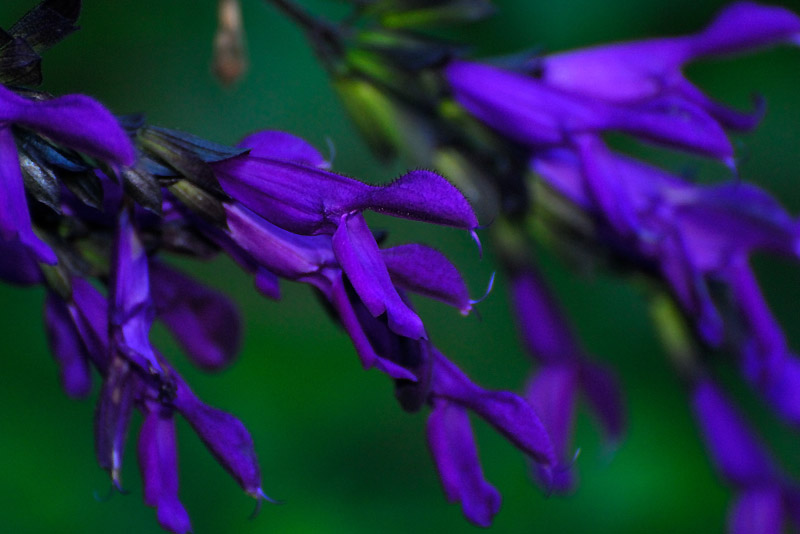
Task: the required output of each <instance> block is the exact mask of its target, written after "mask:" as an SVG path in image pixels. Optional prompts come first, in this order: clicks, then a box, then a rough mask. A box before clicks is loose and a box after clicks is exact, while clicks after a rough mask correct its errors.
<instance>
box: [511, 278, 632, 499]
mask: <svg viewBox="0 0 800 534" xmlns="http://www.w3.org/2000/svg"><path fill="white" fill-rule="evenodd" d="M511 296H512V302H513V304H514V311H515V315H516V317H517V322H518V323H519V330H520V335H521V336H522V339H523V341H524V344H525V346H526V348H527V349H528V352H529V353H530V354H531V355H532V356H533V357H534V358H535V359H536V360H537V361H538V362H539V363H540V367H539V369H538V370H537V371H536V372H535V374H534V376H533V378H532V379H531V381H530V382H529V384H528V387H527V389H526V394H525V397H526V399H527V400H528V401H529V402H530V403H531V404H532V406H533V407H534V408H535V409H536V412H537V413H538V414H539V416H540V417H541V418H542V422H543V423H544V425H545V428H546V429H547V431H548V432H549V433H550V437H551V439H552V440H553V445H554V448H555V451H556V455H557V458H558V461H557V463H556V464H555V465H554V466H552V467H550V468H548V469H543V468H542V466H541V465H540V464H536V465H535V469H534V474H535V475H536V477H537V480H538V481H539V483H540V484H541V485H542V486H544V487H545V488H547V489H548V490H554V491H558V492H568V491H570V490H571V489H573V487H574V484H575V481H574V476H573V470H572V463H573V460H574V451H573V450H572V432H573V427H574V418H575V409H576V405H577V400H578V393H579V392H580V393H582V394H583V396H584V397H585V399H586V401H587V402H588V404H589V406H590V407H591V408H592V410H593V412H594V414H595V416H596V418H597V419H598V421H599V423H600V425H601V426H602V428H603V430H604V433H605V434H606V439H607V440H609V442H610V444H612V445H613V444H614V443H616V442H618V441H619V440H620V439H621V436H622V432H623V431H624V426H625V413H624V410H623V406H622V399H621V397H622V395H621V393H620V389H619V386H618V384H617V381H616V379H615V377H614V376H613V374H612V373H610V372H609V371H608V370H607V369H605V368H604V367H603V366H601V365H599V364H595V363H592V362H590V361H589V360H588V359H587V357H586V355H585V353H584V351H583V350H582V349H581V347H580V346H579V344H578V342H577V340H576V339H575V337H574V336H573V334H572V332H570V328H569V325H568V324H567V322H566V319H565V318H564V317H563V315H562V313H561V311H560V309H559V306H558V304H557V303H556V302H555V300H554V299H553V297H552V296H551V295H550V292H549V291H548V290H547V287H546V286H545V284H544V281H543V280H542V279H541V275H540V274H539V273H538V272H537V270H536V269H535V268H534V267H533V265H527V266H525V267H524V268H519V269H518V270H517V271H516V272H514V273H512V280H511Z"/></svg>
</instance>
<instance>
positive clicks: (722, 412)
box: [692, 378, 800, 534]
mask: <svg viewBox="0 0 800 534" xmlns="http://www.w3.org/2000/svg"><path fill="white" fill-rule="evenodd" d="M692 404H693V407H694V412H695V417H696V418H697V422H698V424H699V425H700V430H701V432H702V435H703V438H704V440H705V443H706V448H707V449H708V450H709V453H710V454H711V459H712V460H713V462H714V464H715V466H716V467H717V469H718V471H719V472H720V474H721V475H722V477H723V478H725V480H726V481H727V482H728V483H730V484H731V485H733V486H734V488H735V489H736V491H737V497H736V499H735V500H734V504H733V506H732V507H731V512H730V516H729V519H730V521H729V525H728V531H729V532H730V533H731V534H779V533H780V532H783V530H782V527H783V524H784V523H785V522H786V521H788V520H791V521H792V522H794V523H795V527H800V523H798V522H797V521H798V513H797V508H796V506H797V504H798V500H797V499H798V489H797V487H796V485H795V484H794V483H792V482H790V481H788V480H787V479H786V477H785V476H784V475H783V473H781V471H780V470H779V469H778V468H777V467H776V466H775V464H774V463H773V461H772V459H771V458H770V456H769V455H768V454H767V452H766V451H765V450H764V448H763V446H762V445H761V443H759V441H758V440H757V439H756V437H755V436H754V435H753V433H752V431H751V430H750V429H749V428H748V427H747V425H746V424H745V422H744V421H743V420H742V419H741V417H740V416H739V414H738V413H736V411H735V410H734V408H733V407H732V406H731V404H730V403H729V402H728V400H727V399H726V398H725V397H724V395H723V394H722V392H721V391H720V390H719V389H718V388H717V386H716V385H715V384H714V383H713V382H711V381H710V380H708V379H704V378H703V379H700V380H698V381H697V383H696V384H695V385H694V389H693V392H692Z"/></svg>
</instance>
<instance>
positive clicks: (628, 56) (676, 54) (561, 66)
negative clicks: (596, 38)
mask: <svg viewBox="0 0 800 534" xmlns="http://www.w3.org/2000/svg"><path fill="white" fill-rule="evenodd" d="M785 42H787V43H795V44H798V45H800V17H798V16H797V15H796V14H794V13H792V12H791V11H789V10H787V9H784V8H781V7H777V6H764V5H759V4H756V3H754V2H736V3H734V4H731V5H730V6H728V7H726V8H725V9H723V10H722V11H721V12H720V13H719V14H718V15H717V17H716V19H715V20H714V21H712V22H711V24H710V25H709V26H708V27H706V28H705V29H704V30H702V31H700V32H698V33H697V34H694V35H687V36H683V37H666V38H657V39H646V40H642V41H633V42H627V43H616V44H610V45H599V46H594V47H589V48H583V49H579V50H574V51H568V52H560V53H556V54H551V55H547V56H545V57H542V58H537V59H535V60H534V61H533V63H534V65H535V67H536V69H537V75H538V76H539V77H540V78H541V80H542V81H543V82H544V83H546V84H547V85H548V86H550V87H553V88H557V89H560V90H563V91H566V92H569V93H572V94H577V95H581V96H588V97H593V98H598V99H602V100H605V101H609V102H616V103H625V104H633V103H637V102H642V101H645V100H649V99H653V98H663V97H666V96H669V97H670V98H671V99H672V102H673V103H674V105H675V106H676V109H681V108H682V107H683V106H684V105H685V104H688V105H689V106H691V107H694V106H699V107H700V108H702V109H703V110H705V112H706V113H708V114H709V115H711V116H713V117H714V119H716V120H717V121H719V122H720V123H721V124H722V125H723V126H725V127H726V128H733V129H738V130H747V129H750V128H752V127H754V126H756V124H757V123H758V120H759V118H760V116H761V111H763V110H761V109H757V110H756V111H755V112H754V113H752V114H745V113H740V112H737V111H735V110H732V109H730V108H728V107H726V106H724V105H721V104H719V103H717V102H714V101H713V100H711V99H710V98H709V97H708V96H706V95H705V94H704V93H703V92H702V91H701V90H700V89H698V88H697V87H696V86H694V85H693V84H692V83H691V82H690V81H688V80H687V79H686V78H685V76H684V75H683V73H682V72H681V69H682V67H684V66H685V65H686V64H687V63H690V62H692V61H694V60H696V59H701V58H705V57H709V56H719V55H727V54H732V53H737V52H742V51H748V50H753V49H755V48H760V47H764V46H770V45H774V44H779V43H785Z"/></svg>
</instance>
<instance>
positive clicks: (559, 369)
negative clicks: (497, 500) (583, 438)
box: [525, 364, 578, 493]
mask: <svg viewBox="0 0 800 534" xmlns="http://www.w3.org/2000/svg"><path fill="white" fill-rule="evenodd" d="M577 371H578V370H577V367H575V366H574V365H569V364H567V365H545V366H543V367H542V368H541V369H539V371H538V372H537V373H536V376H535V377H534V379H533V380H532V381H531V383H530V384H529V385H528V388H527V390H526V393H525V398H526V399H527V400H528V402H530V403H531V406H533V408H534V409H535V410H536V413H537V415H538V416H539V417H540V418H541V420H542V423H543V424H544V427H545V428H546V429H547V432H548V433H549V434H550V439H552V440H553V447H554V448H555V453H556V455H557V457H558V462H557V463H556V464H555V465H554V466H547V467H545V468H543V467H542V466H540V465H536V466H534V467H535V468H534V475H535V476H536V478H537V480H538V481H539V483H540V484H541V485H542V486H543V487H544V488H545V489H547V490H554V491H556V492H559V493H566V492H569V491H570V490H572V489H573V488H574V485H575V480H574V475H573V470H572V468H571V467H572V466H571V463H572V458H573V456H574V452H573V451H572V450H571V449H572V434H573V431H574V421H575V408H576V405H577V387H578V372H577Z"/></svg>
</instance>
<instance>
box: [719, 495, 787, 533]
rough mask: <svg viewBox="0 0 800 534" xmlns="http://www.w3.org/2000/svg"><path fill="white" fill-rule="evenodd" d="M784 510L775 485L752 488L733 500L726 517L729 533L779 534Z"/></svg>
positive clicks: (781, 529)
mask: <svg viewBox="0 0 800 534" xmlns="http://www.w3.org/2000/svg"><path fill="white" fill-rule="evenodd" d="M783 519H784V510H783V502H782V499H781V491H780V489H779V488H777V487H765V488H752V489H748V490H745V491H743V492H742V493H741V494H740V495H739V496H738V497H737V498H736V500H735V501H734V503H733V505H732V507H731V510H730V514H729V517H728V532H729V533H730V534H780V533H781V532H783V528H782V525H783Z"/></svg>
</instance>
